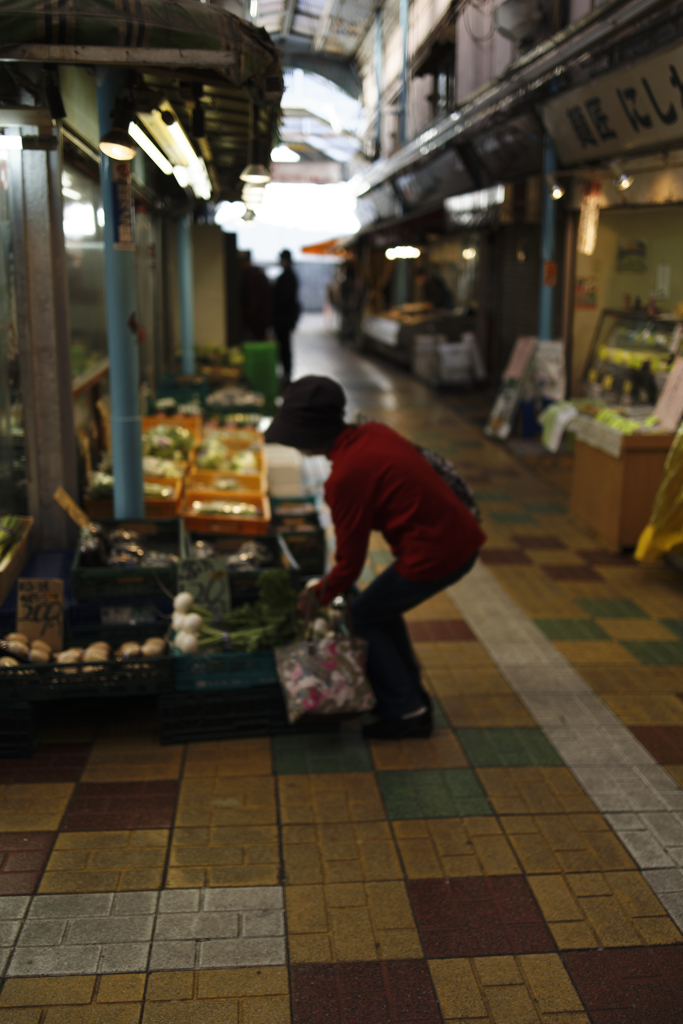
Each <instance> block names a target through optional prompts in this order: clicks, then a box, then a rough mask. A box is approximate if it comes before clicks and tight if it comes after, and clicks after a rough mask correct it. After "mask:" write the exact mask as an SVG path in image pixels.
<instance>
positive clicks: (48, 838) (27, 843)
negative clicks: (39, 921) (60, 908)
mask: <svg viewBox="0 0 683 1024" xmlns="http://www.w3.org/2000/svg"><path fill="white" fill-rule="evenodd" d="M55 835H56V833H55V832H3V833H0V896H19V895H22V896H23V895H27V894H31V893H34V892H35V891H36V888H37V886H38V880H39V878H40V875H41V873H42V871H43V868H44V867H45V864H46V863H47V859H48V856H49V854H50V850H51V849H52V844H53V843H54V841H55Z"/></svg>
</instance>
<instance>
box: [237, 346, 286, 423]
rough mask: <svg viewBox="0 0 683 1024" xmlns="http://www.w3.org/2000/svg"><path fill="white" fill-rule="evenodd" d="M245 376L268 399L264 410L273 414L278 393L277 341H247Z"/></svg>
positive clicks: (244, 348)
mask: <svg viewBox="0 0 683 1024" xmlns="http://www.w3.org/2000/svg"><path fill="white" fill-rule="evenodd" d="M242 350H243V352H244V376H245V377H246V379H247V380H248V382H249V384H250V385H251V387H252V388H253V389H254V391H260V393H261V394H262V395H263V396H264V398H265V400H266V404H265V409H264V412H265V413H266V415H267V416H272V415H273V413H274V412H275V399H276V397H277V394H278V390H279V388H278V376H277V359H278V345H277V342H276V341H245V342H244V343H243V344H242Z"/></svg>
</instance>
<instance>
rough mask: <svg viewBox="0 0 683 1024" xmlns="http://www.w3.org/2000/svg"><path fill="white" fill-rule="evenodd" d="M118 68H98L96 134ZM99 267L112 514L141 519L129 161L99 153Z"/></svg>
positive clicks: (110, 104)
mask: <svg viewBox="0 0 683 1024" xmlns="http://www.w3.org/2000/svg"><path fill="white" fill-rule="evenodd" d="M122 81H123V76H122V73H121V72H120V71H115V70H110V69H108V68H98V69H97V107H98V113H99V120H100V134H101V135H103V134H104V133H105V132H106V131H108V130H109V129H110V128H111V127H112V124H113V120H112V111H113V109H114V104H115V101H116V94H117V92H118V88H119V86H120V84H121V82H122ZM100 167H101V186H102V207H103V209H104V269H105V284H106V292H107V340H108V348H109V392H110V398H111V448H112V462H113V468H114V516H115V518H116V519H142V518H144V515H145V499H144V489H143V483H142V423H141V417H140V397H139V389H140V353H139V349H138V341H137V333H136V330H135V311H136V306H137V294H136V284H135V237H134V224H133V212H132V197H131V194H130V164H127V165H126V164H120V163H117V162H116V161H113V160H110V158H109V157H107V156H105V155H104V153H103V154H102V163H101V165H100Z"/></svg>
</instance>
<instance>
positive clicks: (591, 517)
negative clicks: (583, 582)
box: [570, 433, 674, 551]
mask: <svg viewBox="0 0 683 1024" xmlns="http://www.w3.org/2000/svg"><path fill="white" fill-rule="evenodd" d="M673 438H674V435H673V434H669V433H662V434H632V435H631V436H630V437H623V438H622V442H621V455H620V456H619V457H618V458H615V456H614V455H608V454H607V453H606V452H604V451H601V450H600V449H599V448H595V447H593V446H592V445H590V444H587V443H586V442H585V441H580V440H578V439H577V441H576V446H575V454H574V476H573V479H572V491H571V503H570V511H571V515H572V518H573V519H575V520H576V521H577V522H579V523H581V525H582V526H587V527H589V529H590V530H591V531H592V532H593V533H595V534H596V536H597V537H599V539H600V540H602V541H604V542H605V543H606V544H607V545H608V546H609V547H610V548H612V549H613V550H615V551H620V550H622V549H623V548H633V547H635V545H636V543H637V541H638V537H639V536H640V533H641V530H642V529H643V527H645V526H646V525H647V522H648V520H649V518H650V512H651V511H652V505H653V502H654V498H655V494H656V493H657V488H658V487H659V482H660V480H661V478H662V470H663V468H664V460H665V459H666V456H667V453H668V451H669V448H670V446H671V442H672V441H673Z"/></svg>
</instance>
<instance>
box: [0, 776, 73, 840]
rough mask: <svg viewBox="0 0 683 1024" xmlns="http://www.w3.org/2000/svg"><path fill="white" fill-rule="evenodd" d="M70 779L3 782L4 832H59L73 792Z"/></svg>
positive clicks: (0, 817)
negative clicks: (9, 783)
mask: <svg viewBox="0 0 683 1024" xmlns="http://www.w3.org/2000/svg"><path fill="white" fill-rule="evenodd" d="M73 790H74V786H73V783H70V782H54V783H48V782H42V783H39V784H37V783H26V784H21V785H13V786H5V785H1V786H0V832H55V831H56V830H57V829H58V828H59V825H60V822H61V820H62V817H63V815H64V811H65V810H66V807H67V804H68V803H69V800H70V798H71V794H72V793H73Z"/></svg>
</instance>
